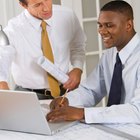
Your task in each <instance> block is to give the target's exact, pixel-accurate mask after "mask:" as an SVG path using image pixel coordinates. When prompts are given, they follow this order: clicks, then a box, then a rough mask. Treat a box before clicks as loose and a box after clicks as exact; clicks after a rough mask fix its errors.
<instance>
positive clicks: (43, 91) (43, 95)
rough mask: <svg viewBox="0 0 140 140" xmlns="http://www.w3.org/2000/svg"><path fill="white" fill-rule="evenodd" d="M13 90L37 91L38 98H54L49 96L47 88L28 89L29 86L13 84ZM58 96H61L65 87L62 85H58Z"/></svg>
mask: <svg viewBox="0 0 140 140" xmlns="http://www.w3.org/2000/svg"><path fill="white" fill-rule="evenodd" d="M15 90H28V91H33V92H36V93H37V96H38V97H39V99H54V97H53V96H51V92H50V91H49V90H47V89H30V88H22V86H18V85H16V86H15ZM60 91H61V92H60V96H62V95H63V94H64V93H65V91H66V90H65V89H64V88H63V85H60Z"/></svg>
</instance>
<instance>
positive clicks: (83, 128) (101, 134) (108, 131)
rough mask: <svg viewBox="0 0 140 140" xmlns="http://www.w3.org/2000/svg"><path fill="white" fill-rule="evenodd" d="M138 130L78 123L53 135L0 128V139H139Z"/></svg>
mask: <svg viewBox="0 0 140 140" xmlns="http://www.w3.org/2000/svg"><path fill="white" fill-rule="evenodd" d="M118 130H119V131H118ZM135 130H136V131H135ZM139 132H140V126H139V125H134V124H130V125H110V126H104V125H87V124H83V123H79V124H77V125H74V126H72V127H70V128H67V129H66V130H63V131H61V132H59V133H56V134H55V135H53V136H44V135H35V134H28V133H21V132H12V131H4V130H0V140H140V133H139Z"/></svg>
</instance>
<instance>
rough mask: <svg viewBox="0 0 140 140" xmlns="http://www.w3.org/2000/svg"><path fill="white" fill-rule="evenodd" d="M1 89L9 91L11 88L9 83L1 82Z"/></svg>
mask: <svg viewBox="0 0 140 140" xmlns="http://www.w3.org/2000/svg"><path fill="white" fill-rule="evenodd" d="M0 89H4V90H9V86H8V83H7V82H4V81H1V82H0Z"/></svg>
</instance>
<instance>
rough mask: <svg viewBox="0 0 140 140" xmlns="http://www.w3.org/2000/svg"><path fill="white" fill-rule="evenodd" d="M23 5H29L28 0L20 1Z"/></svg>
mask: <svg viewBox="0 0 140 140" xmlns="http://www.w3.org/2000/svg"><path fill="white" fill-rule="evenodd" d="M19 1H20V2H21V3H24V4H26V5H27V0H19Z"/></svg>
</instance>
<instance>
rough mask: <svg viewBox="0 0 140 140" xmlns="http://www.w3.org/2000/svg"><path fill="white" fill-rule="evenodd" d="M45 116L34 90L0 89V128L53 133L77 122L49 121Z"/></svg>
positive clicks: (44, 133) (45, 133) (46, 133)
mask: <svg viewBox="0 0 140 140" xmlns="http://www.w3.org/2000/svg"><path fill="white" fill-rule="evenodd" d="M43 107H45V106H44V105H43ZM46 109H47V108H46ZM47 111H48V110H47ZM45 116H46V114H45V113H44V111H43V109H42V107H41V105H40V102H39V100H38V98H37V95H36V93H35V92H26V91H11V90H0V129H2V130H11V131H19V132H26V133H34V134H43V135H53V134H55V133H56V132H59V131H61V130H63V129H66V128H68V127H70V126H72V125H74V124H76V123H77V121H74V122H59V123H50V122H47V120H46V118H45Z"/></svg>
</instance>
